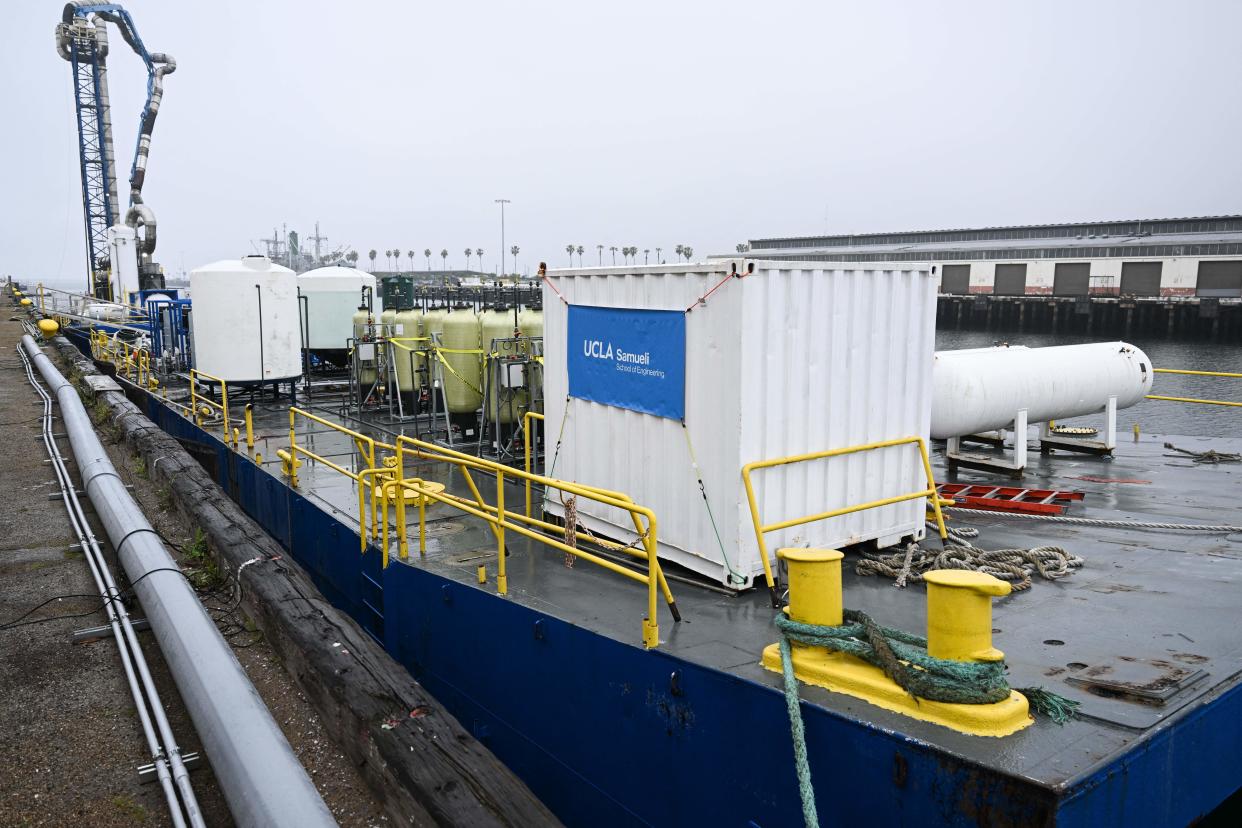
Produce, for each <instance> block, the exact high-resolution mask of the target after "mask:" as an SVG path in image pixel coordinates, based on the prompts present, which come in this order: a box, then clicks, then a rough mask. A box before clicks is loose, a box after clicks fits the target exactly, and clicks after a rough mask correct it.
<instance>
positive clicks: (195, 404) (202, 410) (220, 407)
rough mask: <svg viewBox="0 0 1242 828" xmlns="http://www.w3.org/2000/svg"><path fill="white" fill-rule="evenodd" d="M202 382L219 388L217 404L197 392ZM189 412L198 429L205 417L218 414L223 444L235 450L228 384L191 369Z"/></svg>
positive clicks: (235, 441) (235, 439)
mask: <svg viewBox="0 0 1242 828" xmlns="http://www.w3.org/2000/svg"><path fill="white" fill-rule="evenodd" d="M203 380H206V381H208V382H214V383H216V384H218V385H219V386H220V401H219V402H216V401H215V399H214V398H212V397H211V395H210V394H203V393H202V392H200V391H199V388H198V386H199V383H200V382H201V381H203ZM190 410H191V411H193V412H194V423H195V425H198V426H200V427H201V426H202V425H203V419H204V418H205V417H207V416H209V415H211V414H213V413H216V412H218V413H219V414H220V418H221V428H222V429H223V430H224V442H226V443H232V445H233V447H234V448H237V435H236V434H235V433H234V432H233V428H232V422H231V421H230V420H229V384H228V383H227V382H225V381H224V380H222V379H220V378H219V377H216V376H213V375H211V374H208V373H207V372H206V371H200V370H198V369H197V368H191V369H190Z"/></svg>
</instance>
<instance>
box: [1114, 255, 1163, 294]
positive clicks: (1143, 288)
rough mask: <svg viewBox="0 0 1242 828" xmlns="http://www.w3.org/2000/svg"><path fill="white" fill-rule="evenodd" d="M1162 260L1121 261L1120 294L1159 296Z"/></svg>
mask: <svg viewBox="0 0 1242 828" xmlns="http://www.w3.org/2000/svg"><path fill="white" fill-rule="evenodd" d="M1162 265H1163V262H1122V263H1121V295H1122V296H1159V295H1160V270H1161V267H1162Z"/></svg>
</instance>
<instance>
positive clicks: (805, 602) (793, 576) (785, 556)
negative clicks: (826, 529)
mask: <svg viewBox="0 0 1242 828" xmlns="http://www.w3.org/2000/svg"><path fill="white" fill-rule="evenodd" d="M776 557H778V558H780V559H781V560H783V561H784V562H785V565H786V568H787V569H788V571H789V578H788V585H789V608H788V611H789V617H790V618H791V619H793V620H794V621H798V622H800V623H803V624H815V625H818V626H823V627H839V626H841V622H842V602H841V559H842V558H844V557H845V555H844V554H842V553H841V552H838V551H837V550H836V549H778V550H776Z"/></svg>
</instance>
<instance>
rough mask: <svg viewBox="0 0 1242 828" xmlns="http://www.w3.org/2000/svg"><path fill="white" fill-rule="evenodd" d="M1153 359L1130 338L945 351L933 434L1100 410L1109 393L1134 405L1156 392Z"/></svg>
mask: <svg viewBox="0 0 1242 828" xmlns="http://www.w3.org/2000/svg"><path fill="white" fill-rule="evenodd" d="M1151 383H1152V368H1151V360H1149V359H1148V358H1147V355H1146V354H1144V353H1143V352H1142V351H1141V350H1139V349H1138V348H1136V347H1134V346H1133V345H1130V344H1129V343H1126V342H1096V343H1091V344H1088V345H1059V346H1056V347H1052V348H1027V347H1025V346H1020V345H1019V346H1000V347H996V348H970V349H967V350H962V351H939V352H937V353H936V362H935V367H934V368H933V370H932V412H931V414H932V416H931V436H932V437H933V438H935V439H938V440H943V439H946V438H949V437H961V436H964V435H967V434H978V433H979V432H983V431H993V430H995V429H998V428H1006V427H1008V426H1009V425H1010V423H1012V422H1013V421H1014V415H1015V414H1017V412H1019V411H1021V410H1023V409H1025V410H1026V416H1027V422H1029V423H1043V422H1047V421H1048V420H1054V419H1055V420H1061V419H1066V418H1069V417H1080V416H1083V415H1086V414H1095V413H1097V412H1100V411H1102V410H1103V409H1104V407H1105V406H1106V405H1107V404H1108V400H1109V398H1110V397H1116V398H1117V408H1118V409H1122V408H1129V407H1130V406H1132V405H1134V404H1135V403H1137V402H1139V401H1140V400H1142V399H1143V397H1144V396H1145V395H1147V394H1148V393H1150V392H1151Z"/></svg>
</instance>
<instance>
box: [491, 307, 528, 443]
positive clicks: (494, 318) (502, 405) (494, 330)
mask: <svg viewBox="0 0 1242 828" xmlns="http://www.w3.org/2000/svg"><path fill="white" fill-rule="evenodd" d="M513 316H514V314H513V311H511V310H509V309H508V308H506V307H504V306H503V305H502V306H499V307H497V308H495V309H493V310H489V311H484V312H483V313H482V314H480V315H479V330H480V332H481V334H482V341H483V349H484V350H485V351H487V353H488V365H489V367H491V366H492V363H493V361H494V362H495V363H496V365H495V368H496V370H493V371H491V373H490V375H489V376H488V378H487V382H486V383H485V384H486V385H487V386H488V387H487V419H488V421H489V422H493V423H501V424H505V425H508V424H510V423H513V422H516V421H517V420H520V419H521V418H522V415H523V414H524V413H525V412H526V408H527V405H528V402H529V399H530V395H529V394H528V393H527V392H526V390H525V388H524V387H523V386H524V385H525V377H524V376H523V372H524V369H525V366H524V365H522V364H520V363H517V364H515V362H516V358H517V357H519V356H520V352H519V348H518V344H517V342H515V341H514V339H515V337H514V327H513V325H514V322H513ZM520 318H521V317H520V315H519V322H520ZM497 340H500V341H497Z"/></svg>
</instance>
